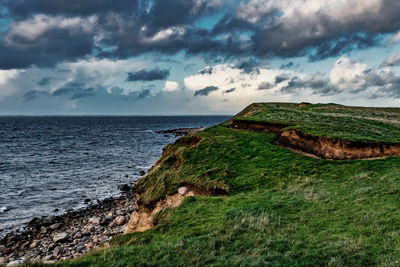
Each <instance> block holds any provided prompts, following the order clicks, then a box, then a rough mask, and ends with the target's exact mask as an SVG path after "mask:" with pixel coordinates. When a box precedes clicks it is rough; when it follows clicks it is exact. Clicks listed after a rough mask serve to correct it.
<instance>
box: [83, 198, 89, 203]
mask: <svg viewBox="0 0 400 267" xmlns="http://www.w3.org/2000/svg"><path fill="white" fill-rule="evenodd" d="M90 201H91V200H90V199H88V198H87V199H85V200H84V201H83V202H85V203H89V202H90Z"/></svg>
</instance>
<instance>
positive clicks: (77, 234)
mask: <svg viewBox="0 0 400 267" xmlns="http://www.w3.org/2000/svg"><path fill="white" fill-rule="evenodd" d="M81 237H82V233H81V232H77V233H76V234H75V235H74V239H78V238H81Z"/></svg>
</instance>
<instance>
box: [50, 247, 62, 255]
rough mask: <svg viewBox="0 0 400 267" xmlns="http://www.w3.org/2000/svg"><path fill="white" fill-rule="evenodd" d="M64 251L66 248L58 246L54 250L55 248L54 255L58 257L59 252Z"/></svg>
mask: <svg viewBox="0 0 400 267" xmlns="http://www.w3.org/2000/svg"><path fill="white" fill-rule="evenodd" d="M63 252H64V249H63V248H62V247H56V248H55V249H54V250H53V256H54V257H57V256H58V255H59V254H61V253H63Z"/></svg>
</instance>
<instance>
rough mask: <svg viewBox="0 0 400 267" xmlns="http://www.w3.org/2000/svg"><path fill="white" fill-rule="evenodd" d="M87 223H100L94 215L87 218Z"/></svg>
mask: <svg viewBox="0 0 400 267" xmlns="http://www.w3.org/2000/svg"><path fill="white" fill-rule="evenodd" d="M89 223H93V224H96V225H98V224H100V219H99V218H96V217H92V218H90V219H89Z"/></svg>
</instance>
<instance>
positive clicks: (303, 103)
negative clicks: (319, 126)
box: [297, 102, 311, 107]
mask: <svg viewBox="0 0 400 267" xmlns="http://www.w3.org/2000/svg"><path fill="white" fill-rule="evenodd" d="M308 105H311V103H308V102H301V103H299V104H297V106H298V107H305V106H308Z"/></svg>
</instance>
